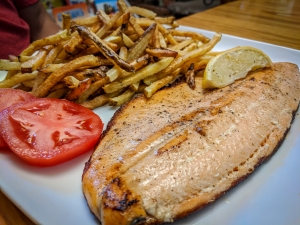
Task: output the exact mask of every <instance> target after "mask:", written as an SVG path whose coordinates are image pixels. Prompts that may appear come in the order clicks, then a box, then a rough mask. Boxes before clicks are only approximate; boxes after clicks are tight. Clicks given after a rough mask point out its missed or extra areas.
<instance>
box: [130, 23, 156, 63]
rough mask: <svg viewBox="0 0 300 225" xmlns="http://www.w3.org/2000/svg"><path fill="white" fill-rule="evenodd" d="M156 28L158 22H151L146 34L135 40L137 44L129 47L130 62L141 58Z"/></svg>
mask: <svg viewBox="0 0 300 225" xmlns="http://www.w3.org/2000/svg"><path fill="white" fill-rule="evenodd" d="M155 28H156V23H153V24H151V25H150V26H149V27H148V29H147V30H146V31H145V32H144V34H143V35H142V36H141V37H140V38H139V39H138V40H137V41H136V42H135V44H134V45H133V46H132V47H131V48H130V49H129V51H128V56H127V60H128V61H129V62H130V61H132V60H134V59H136V58H139V57H140V56H141V55H142V54H143V53H144V50H145V49H146V48H147V46H148V43H149V42H150V40H151V39H152V36H153V34H154V31H155Z"/></svg>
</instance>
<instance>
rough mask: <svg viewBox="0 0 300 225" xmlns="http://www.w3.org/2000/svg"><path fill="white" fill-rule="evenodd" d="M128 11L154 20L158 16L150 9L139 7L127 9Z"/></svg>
mask: <svg viewBox="0 0 300 225" xmlns="http://www.w3.org/2000/svg"><path fill="white" fill-rule="evenodd" d="M126 11H128V12H130V13H133V14H137V15H139V16H142V17H146V18H148V19H154V17H155V16H156V13H155V12H153V11H151V10H149V9H145V8H141V7H138V6H130V7H127V9H126Z"/></svg>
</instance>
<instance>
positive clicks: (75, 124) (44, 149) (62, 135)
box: [0, 98, 103, 166]
mask: <svg viewBox="0 0 300 225" xmlns="http://www.w3.org/2000/svg"><path fill="white" fill-rule="evenodd" d="M0 120H1V121H2V123H1V124H0V130H2V136H3V139H4V140H5V142H6V143H7V144H8V146H9V148H10V149H11V150H12V151H13V152H14V153H15V154H16V155H17V156H19V157H20V158H21V159H22V160H24V161H26V162H27V163H29V164H31V165H35V166H54V165H57V164H60V163H63V162H65V161H67V160H70V159H72V158H75V157H77V156H79V155H81V154H83V153H84V152H87V151H89V150H91V149H92V148H93V147H94V146H95V144H96V143H97V141H98V139H99V137H100V135H101V133H102V130H103V123H102V121H101V119H100V118H99V116H98V115H97V114H95V113H94V112H93V111H91V110H89V109H87V108H85V107H83V106H80V105H78V104H75V103H73V102H70V101H67V100H61V99H51V98H36V99H34V100H32V101H27V102H22V103H17V104H14V105H12V106H11V107H9V108H7V109H5V110H3V111H2V112H1V113H0Z"/></svg>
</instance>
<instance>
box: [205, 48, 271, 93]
mask: <svg viewBox="0 0 300 225" xmlns="http://www.w3.org/2000/svg"><path fill="white" fill-rule="evenodd" d="M271 65H272V61H271V59H270V58H269V56H267V55H266V54H265V53H264V52H263V51H261V50H259V49H257V48H253V47H250V46H238V47H235V48H232V49H229V50H227V51H225V52H222V53H220V54H219V55H217V56H215V57H214V58H212V59H211V60H210V61H209V63H208V64H207V66H206V68H205V71H204V77H203V81H202V87H203V88H221V87H225V86H227V85H229V84H231V83H233V82H234V81H235V80H238V79H240V78H244V77H246V76H247V74H248V72H250V71H254V70H256V69H259V68H263V67H267V66H271Z"/></svg>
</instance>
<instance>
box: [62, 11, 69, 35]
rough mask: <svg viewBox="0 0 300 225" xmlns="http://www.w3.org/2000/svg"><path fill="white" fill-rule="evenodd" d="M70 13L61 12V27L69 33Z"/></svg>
mask: <svg viewBox="0 0 300 225" xmlns="http://www.w3.org/2000/svg"><path fill="white" fill-rule="evenodd" d="M70 27H71V15H70V14H69V13H62V29H63V30H67V31H68V33H70Z"/></svg>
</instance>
